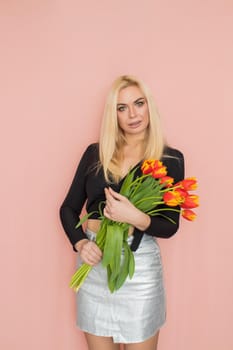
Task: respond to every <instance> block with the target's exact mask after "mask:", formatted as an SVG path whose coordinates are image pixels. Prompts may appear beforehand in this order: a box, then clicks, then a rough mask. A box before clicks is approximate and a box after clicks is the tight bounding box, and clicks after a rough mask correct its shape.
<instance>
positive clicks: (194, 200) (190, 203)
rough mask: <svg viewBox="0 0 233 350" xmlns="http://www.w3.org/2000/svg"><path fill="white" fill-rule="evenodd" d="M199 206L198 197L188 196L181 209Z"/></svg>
mask: <svg viewBox="0 0 233 350" xmlns="http://www.w3.org/2000/svg"><path fill="white" fill-rule="evenodd" d="M198 206H199V197H198V196H196V195H190V194H189V195H188V196H186V197H185V199H184V202H183V203H182V204H181V208H185V209H192V208H196V207H198Z"/></svg>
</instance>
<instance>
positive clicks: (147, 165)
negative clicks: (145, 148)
mask: <svg viewBox="0 0 233 350" xmlns="http://www.w3.org/2000/svg"><path fill="white" fill-rule="evenodd" d="M156 162H157V161H156V160H154V159H147V160H145V161H144V162H143V164H142V166H141V170H142V173H143V174H144V175H146V174H150V173H152V171H153V169H154V167H155V163H156Z"/></svg>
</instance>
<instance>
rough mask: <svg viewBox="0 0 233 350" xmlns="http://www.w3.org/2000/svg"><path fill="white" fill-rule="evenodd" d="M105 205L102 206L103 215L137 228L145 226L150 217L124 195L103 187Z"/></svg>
mask: <svg viewBox="0 0 233 350" xmlns="http://www.w3.org/2000/svg"><path fill="white" fill-rule="evenodd" d="M104 191H105V196H106V205H105V208H104V216H106V217H107V218H108V219H110V220H114V221H118V222H125V223H128V224H130V225H132V226H136V227H138V228H139V229H140V228H142V229H144V227H147V226H148V225H149V223H150V218H149V217H148V215H146V214H145V213H143V212H141V211H140V210H139V209H137V208H136V207H135V206H134V205H133V204H132V203H131V202H130V201H129V200H128V199H127V198H126V197H125V196H122V195H121V194H120V193H117V192H115V191H113V189H111V188H110V187H109V188H105V190H104Z"/></svg>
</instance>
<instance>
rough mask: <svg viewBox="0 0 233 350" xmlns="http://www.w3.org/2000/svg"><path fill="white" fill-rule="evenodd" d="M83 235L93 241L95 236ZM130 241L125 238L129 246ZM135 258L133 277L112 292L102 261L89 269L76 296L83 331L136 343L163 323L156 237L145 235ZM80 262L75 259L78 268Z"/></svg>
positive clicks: (160, 270)
mask: <svg viewBox="0 0 233 350" xmlns="http://www.w3.org/2000/svg"><path fill="white" fill-rule="evenodd" d="M86 233H87V235H88V237H89V239H92V240H93V239H94V237H95V234H93V233H92V232H91V231H87V232H86ZM132 239H133V237H132V236H131V237H129V238H128V243H129V244H130V243H131V242H132ZM122 254H123V252H122ZM134 258H135V273H134V276H133V278H132V279H131V280H130V279H129V278H128V279H127V280H126V281H125V283H124V284H123V286H122V287H121V288H120V289H119V290H118V291H116V292H114V293H111V292H110V291H109V289H108V284H107V271H106V269H105V268H103V267H102V264H101V262H100V263H99V264H98V265H97V266H95V267H93V268H92V270H91V272H90V273H89V275H88V277H87V278H86V280H85V282H84V283H83V285H82V287H81V288H80V289H79V291H78V293H77V325H78V327H79V328H80V329H81V330H82V331H84V332H88V333H91V334H94V335H98V336H105V337H112V338H113V341H114V343H124V344H125V343H138V342H142V341H144V340H146V339H148V338H150V337H151V336H153V335H154V334H155V333H156V332H157V331H158V330H159V328H160V327H161V326H162V325H163V324H164V322H165V318H166V302H165V291H164V286H163V271H162V264H161V256H160V249H159V246H158V243H157V242H156V240H155V238H153V237H151V236H148V235H146V234H144V235H143V238H142V241H141V243H140V245H139V247H138V249H137V250H136V252H134ZM80 263H81V262H80V257H78V266H79V265H80Z"/></svg>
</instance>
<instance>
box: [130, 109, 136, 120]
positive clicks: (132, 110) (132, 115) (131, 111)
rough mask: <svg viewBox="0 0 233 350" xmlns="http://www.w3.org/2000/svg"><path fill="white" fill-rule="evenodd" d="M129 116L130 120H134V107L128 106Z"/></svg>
mask: <svg viewBox="0 0 233 350" xmlns="http://www.w3.org/2000/svg"><path fill="white" fill-rule="evenodd" d="M129 116H130V118H134V117H135V116H136V110H135V107H134V106H129Z"/></svg>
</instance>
